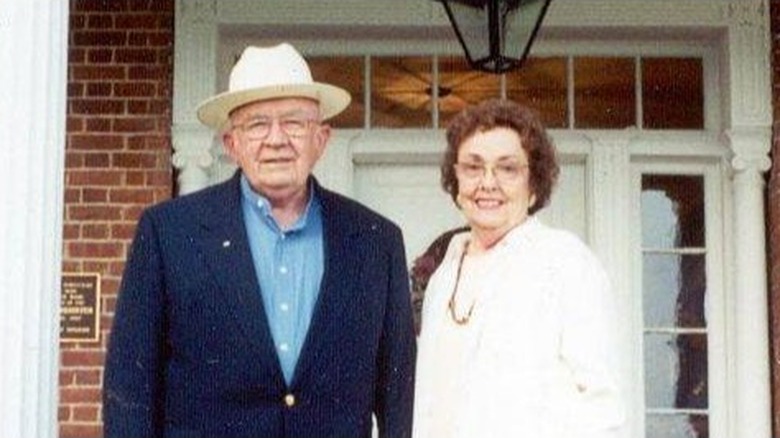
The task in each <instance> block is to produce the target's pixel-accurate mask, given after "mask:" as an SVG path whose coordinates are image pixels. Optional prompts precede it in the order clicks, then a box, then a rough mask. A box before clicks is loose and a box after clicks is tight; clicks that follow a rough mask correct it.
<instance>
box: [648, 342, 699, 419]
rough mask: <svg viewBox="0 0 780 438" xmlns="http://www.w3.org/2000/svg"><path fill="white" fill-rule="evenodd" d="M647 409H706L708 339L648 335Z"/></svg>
mask: <svg viewBox="0 0 780 438" xmlns="http://www.w3.org/2000/svg"><path fill="white" fill-rule="evenodd" d="M644 341H645V342H644V344H645V345H644V353H645V403H646V405H647V407H648V408H667V409H673V408H680V409H686V408H687V409H707V405H708V404H707V336H706V335H703V334H684V335H676V334H657V333H646V334H645V337H644Z"/></svg>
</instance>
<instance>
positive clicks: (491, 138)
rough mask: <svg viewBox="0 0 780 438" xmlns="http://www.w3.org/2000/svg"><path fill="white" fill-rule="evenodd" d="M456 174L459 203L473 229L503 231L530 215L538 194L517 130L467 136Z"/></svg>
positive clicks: (497, 129) (460, 152)
mask: <svg viewBox="0 0 780 438" xmlns="http://www.w3.org/2000/svg"><path fill="white" fill-rule="evenodd" d="M455 174H456V176H457V178H458V196H457V201H458V205H459V206H460V208H461V210H462V211H463V214H464V216H465V217H466V220H467V221H468V222H469V224H470V225H471V227H472V229H473V230H474V231H478V232H489V233H495V234H497V235H503V234H504V233H506V232H507V231H509V230H510V229H512V228H513V227H515V226H516V225H518V224H520V223H522V222H523V221H525V219H526V218H527V217H528V208H529V207H530V206H531V205H533V203H534V201H535V196H534V195H533V193H531V188H530V186H529V180H528V175H529V169H528V156H527V155H526V152H525V150H524V149H523V148H522V146H521V145H520V136H519V135H517V133H516V132H515V131H514V130H512V129H509V128H504V127H497V128H493V129H490V130H487V131H483V132H480V131H477V132H475V133H474V134H472V135H471V136H470V137H468V138H466V140H465V141H464V142H463V143H462V144H461V146H460V149H459V150H458V160H457V162H456V164H455Z"/></svg>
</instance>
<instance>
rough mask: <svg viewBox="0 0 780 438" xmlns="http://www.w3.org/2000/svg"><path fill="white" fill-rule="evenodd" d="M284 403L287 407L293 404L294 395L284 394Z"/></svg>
mask: <svg viewBox="0 0 780 438" xmlns="http://www.w3.org/2000/svg"><path fill="white" fill-rule="evenodd" d="M284 405H285V406H287V407H288V408H291V407H293V406H295V396H294V395H292V394H286V395H285V396H284Z"/></svg>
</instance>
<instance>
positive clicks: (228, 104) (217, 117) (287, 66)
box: [198, 43, 352, 130]
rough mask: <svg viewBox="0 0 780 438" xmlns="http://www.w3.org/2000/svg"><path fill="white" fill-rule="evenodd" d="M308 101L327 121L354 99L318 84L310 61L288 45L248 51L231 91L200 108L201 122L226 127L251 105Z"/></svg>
mask: <svg viewBox="0 0 780 438" xmlns="http://www.w3.org/2000/svg"><path fill="white" fill-rule="evenodd" d="M281 97H306V98H309V99H312V100H316V101H317V102H319V104H320V111H321V113H322V118H323V119H328V118H331V117H333V116H335V115H336V114H338V113H340V112H342V111H344V109H345V108H346V107H347V105H349V102H350V100H351V99H352V98H351V97H350V95H349V93H348V92H347V91H346V90H344V89H342V88H339V87H336V86H333V85H329V84H324V83H321V82H314V80H312V77H311V71H310V70H309V66H308V64H306V60H304V59H303V57H302V56H301V54H300V53H298V51H297V50H295V48H294V47H293V46H291V45H290V44H287V43H282V44H279V45H278V46H274V47H251V46H250V47H247V48H246V49H244V52H243V53H242V54H241V58H239V60H238V62H236V65H234V66H233V70H231V72H230V82H229V85H228V91H226V92H224V93H220V94H218V95H216V96H214V97H211V98H209V99H206V100H204V101H203V102H201V103H200V105H198V119H199V120H200V121H201V122H202V123H203V124H204V125H207V126H209V127H211V128H214V129H217V130H220V129H222V128H223V127H224V126H225V123H226V122H227V120H228V116H229V115H230V113H231V111H233V110H235V109H236V108H238V107H240V106H242V105H246V104H248V103H250V102H255V101H260V100H270V99H278V98H281Z"/></svg>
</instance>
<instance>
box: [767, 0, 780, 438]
mask: <svg viewBox="0 0 780 438" xmlns="http://www.w3.org/2000/svg"><path fill="white" fill-rule="evenodd" d="M770 14H771V29H772V54H771V56H772V108H773V110H774V111H773V114H774V116H773V120H774V126H773V136H772V137H773V141H772V152H771V154H772V168H771V169H770V171H769V183H768V186H767V231H768V232H767V234H768V250H769V293H770V301H769V302H770V315H771V320H770V324H771V336H772V337H771V344H772V345H771V347H772V352H771V357H772V388H773V390H772V405H773V408H772V420H773V421H772V424H773V429H774V434H773V435H774V436H777V434H778V433H780V1H778V0H770Z"/></svg>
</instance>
